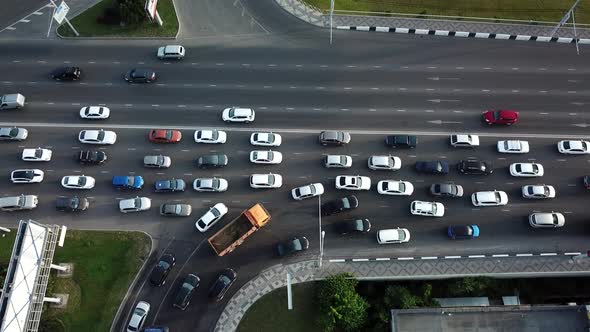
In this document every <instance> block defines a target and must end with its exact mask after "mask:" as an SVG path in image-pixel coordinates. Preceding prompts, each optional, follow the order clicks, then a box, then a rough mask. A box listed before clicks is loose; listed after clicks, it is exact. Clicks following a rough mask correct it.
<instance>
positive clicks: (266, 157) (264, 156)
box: [250, 150, 283, 164]
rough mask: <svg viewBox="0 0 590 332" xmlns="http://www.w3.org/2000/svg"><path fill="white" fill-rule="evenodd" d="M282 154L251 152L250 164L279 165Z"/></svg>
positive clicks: (276, 152) (275, 152)
mask: <svg viewBox="0 0 590 332" xmlns="http://www.w3.org/2000/svg"><path fill="white" fill-rule="evenodd" d="M282 161H283V154H282V153H280V152H278V151H271V150H268V151H251V152H250V162H252V163H254V164H280V163H281V162H282Z"/></svg>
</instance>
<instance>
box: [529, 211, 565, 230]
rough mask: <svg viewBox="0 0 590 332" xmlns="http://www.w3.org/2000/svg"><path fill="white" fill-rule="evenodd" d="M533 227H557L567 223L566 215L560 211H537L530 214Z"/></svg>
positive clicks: (530, 223) (530, 222)
mask: <svg viewBox="0 0 590 332" xmlns="http://www.w3.org/2000/svg"><path fill="white" fill-rule="evenodd" d="M529 225H531V227H533V228H556V227H562V226H563V225H565V217H564V216H563V214H561V213H559V212H535V213H531V214H530V215H529Z"/></svg>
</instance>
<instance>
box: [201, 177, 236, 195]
mask: <svg viewBox="0 0 590 332" xmlns="http://www.w3.org/2000/svg"><path fill="white" fill-rule="evenodd" d="M227 187H228V182H227V180H226V179H223V178H218V177H212V178H197V179H195V181H193V189H194V190H195V191H198V192H217V193H219V192H224V191H226V190H227Z"/></svg>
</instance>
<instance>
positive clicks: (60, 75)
mask: <svg viewBox="0 0 590 332" xmlns="http://www.w3.org/2000/svg"><path fill="white" fill-rule="evenodd" d="M81 75H82V71H81V70H80V67H59V68H57V69H55V70H54V71H52V72H51V78H53V79H54V80H56V81H77V80H79V79H80V76H81Z"/></svg>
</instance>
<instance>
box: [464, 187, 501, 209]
mask: <svg viewBox="0 0 590 332" xmlns="http://www.w3.org/2000/svg"><path fill="white" fill-rule="evenodd" d="M471 203H472V204H473V206H500V205H506V204H508V195H506V192H504V191H500V190H493V191H477V192H474V193H473V194H472V195H471Z"/></svg>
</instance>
